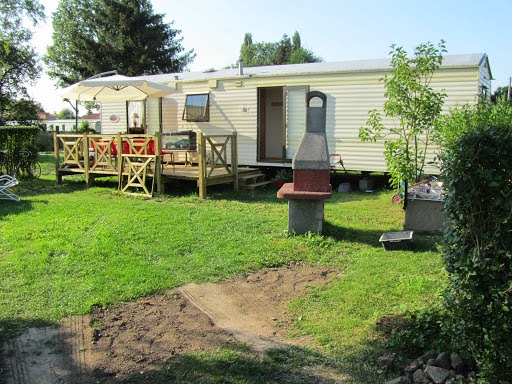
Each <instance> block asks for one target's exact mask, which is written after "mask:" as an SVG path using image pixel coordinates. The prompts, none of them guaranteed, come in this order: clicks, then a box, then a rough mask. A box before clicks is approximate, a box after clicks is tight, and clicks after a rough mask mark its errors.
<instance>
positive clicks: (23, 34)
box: [0, 0, 44, 115]
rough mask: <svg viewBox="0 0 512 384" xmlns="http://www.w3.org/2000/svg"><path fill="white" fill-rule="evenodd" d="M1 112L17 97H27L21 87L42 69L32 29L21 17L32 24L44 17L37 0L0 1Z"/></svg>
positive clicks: (0, 113)
mask: <svg viewBox="0 0 512 384" xmlns="http://www.w3.org/2000/svg"><path fill="white" fill-rule="evenodd" d="M0 15H1V16H2V18H1V22H0V115H2V114H3V113H4V111H5V110H6V108H7V106H8V105H9V104H11V103H13V102H14V101H15V99H16V98H18V97H19V96H27V91H26V88H25V86H24V84H26V83H30V82H33V81H35V80H36V79H37V78H38V77H39V74H40V72H41V68H40V66H38V63H37V60H38V57H37V54H36V53H35V51H34V49H33V48H32V47H31V46H30V44H29V43H30V40H31V38H32V32H31V31H30V30H29V29H27V28H25V27H23V20H24V19H25V18H26V19H28V20H30V21H31V22H32V23H33V24H34V26H35V25H36V24H37V23H38V22H39V21H41V20H43V19H44V7H43V6H42V5H41V4H39V2H38V1H37V0H0Z"/></svg>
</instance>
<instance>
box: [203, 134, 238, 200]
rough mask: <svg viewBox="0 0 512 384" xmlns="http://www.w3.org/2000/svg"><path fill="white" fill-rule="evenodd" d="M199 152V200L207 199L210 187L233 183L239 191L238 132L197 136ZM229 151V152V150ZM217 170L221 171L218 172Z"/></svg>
mask: <svg viewBox="0 0 512 384" xmlns="http://www.w3.org/2000/svg"><path fill="white" fill-rule="evenodd" d="M197 141H198V151H199V179H198V188H199V198H201V199H205V198H206V187H207V186H208V185H215V184H222V183H226V182H232V183H233V187H234V189H235V190H238V144H237V135H236V132H235V133H233V134H231V135H209V136H207V135H203V134H202V133H201V132H199V133H198V134H197ZM228 149H229V150H228ZM217 170H220V172H218V171H217Z"/></svg>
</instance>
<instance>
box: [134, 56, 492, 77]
mask: <svg viewBox="0 0 512 384" xmlns="http://www.w3.org/2000/svg"><path fill="white" fill-rule="evenodd" d="M486 60H487V55H486V54H485V53H473V54H463V55H446V56H445V57H444V60H443V65H442V67H443V68H445V67H479V66H480V65H482V63H483V62H484V61H486ZM390 64H391V59H389V58H387V59H372V60H351V61H336V62H322V63H306V64H287V65H272V66H264V67H244V68H243V76H244V77H252V76H282V75H300V74H316V73H318V74H320V73H337V72H365V71H377V70H389V69H390ZM238 71H239V70H238V68H229V69H220V70H215V69H213V68H211V69H206V70H205V71H203V72H181V73H169V74H161V75H147V76H140V77H143V78H145V79H147V80H151V81H154V82H157V83H169V82H175V81H201V80H214V79H225V78H236V77H240V76H239V75H238Z"/></svg>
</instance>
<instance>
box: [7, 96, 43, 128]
mask: <svg viewBox="0 0 512 384" xmlns="http://www.w3.org/2000/svg"><path fill="white" fill-rule="evenodd" d="M43 111H44V108H43V106H42V105H41V103H39V102H37V101H35V100H32V99H26V98H21V99H19V100H14V101H11V102H10V103H9V104H8V105H7V106H6V108H5V111H4V118H5V119H6V120H7V121H16V123H17V124H18V125H34V123H35V122H37V121H38V120H39V116H38V113H39V112H43Z"/></svg>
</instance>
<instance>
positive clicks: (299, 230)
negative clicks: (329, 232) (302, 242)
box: [288, 200, 324, 235]
mask: <svg viewBox="0 0 512 384" xmlns="http://www.w3.org/2000/svg"><path fill="white" fill-rule="evenodd" d="M323 226H324V200H289V201H288V232H290V233H294V234H296V235H304V234H306V233H308V232H311V233H320V234H321V233H322V230H323Z"/></svg>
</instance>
